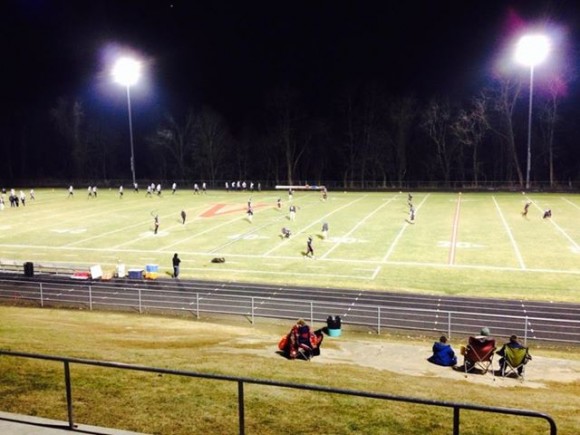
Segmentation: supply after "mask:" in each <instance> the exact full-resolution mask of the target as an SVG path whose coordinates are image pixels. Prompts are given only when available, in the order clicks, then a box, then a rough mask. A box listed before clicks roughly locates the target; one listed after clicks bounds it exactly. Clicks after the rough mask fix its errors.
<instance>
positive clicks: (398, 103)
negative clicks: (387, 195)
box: [387, 96, 417, 188]
mask: <svg viewBox="0 0 580 435" xmlns="http://www.w3.org/2000/svg"><path fill="white" fill-rule="evenodd" d="M387 116H388V125H389V127H388V136H387V137H388V141H389V143H390V144H391V148H392V162H393V166H394V171H395V179H396V181H397V183H398V186H399V188H401V187H403V183H404V180H405V175H406V173H407V150H408V148H409V144H410V141H411V136H412V132H413V121H414V120H415V118H416V117H417V101H416V100H415V98H414V97H410V96H408V97H403V98H396V99H391V100H390V101H389V102H388V107H387Z"/></svg>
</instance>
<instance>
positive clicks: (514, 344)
mask: <svg viewBox="0 0 580 435" xmlns="http://www.w3.org/2000/svg"><path fill="white" fill-rule="evenodd" d="M506 347H510V348H512V349H522V348H523V347H524V346H522V345H521V344H520V342H519V341H518V336H517V335H512V336H511V337H510V341H508V342H507V343H504V345H503V346H502V347H501V349H500V350H498V351H497V352H496V354H498V355H499V356H501V358H500V360H499V369H500V371H501V370H503V368H504V365H505V364H506V362H505V348H506ZM531 359H532V356H531V355H527V356H526V358H525V359H524V364H527V363H528V361H529V360H531ZM522 369H523V367H519V368H518V375H521V374H522Z"/></svg>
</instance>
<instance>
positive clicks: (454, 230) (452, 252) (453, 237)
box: [448, 195, 461, 265]
mask: <svg viewBox="0 0 580 435" xmlns="http://www.w3.org/2000/svg"><path fill="white" fill-rule="evenodd" d="M460 211H461V196H460V195H457V204H456V206H455V216H454V217H453V228H452V230H451V246H450V247H449V248H450V249H449V259H448V263H449V264H450V265H453V264H455V251H456V249H457V233H458V232H459V213H460Z"/></svg>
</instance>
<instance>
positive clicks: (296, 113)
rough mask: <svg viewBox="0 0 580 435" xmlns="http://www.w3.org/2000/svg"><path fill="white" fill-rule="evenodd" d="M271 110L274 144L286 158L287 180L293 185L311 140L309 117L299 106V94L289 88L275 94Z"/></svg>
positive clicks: (271, 101)
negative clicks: (308, 124)
mask: <svg viewBox="0 0 580 435" xmlns="http://www.w3.org/2000/svg"><path fill="white" fill-rule="evenodd" d="M270 109H271V110H272V118H273V119H272V130H271V137H272V138H273V144H274V145H275V148H277V149H278V150H279V151H280V152H281V153H282V155H283V156H284V163H285V169H286V180H287V182H288V184H290V185H292V184H294V180H295V177H296V170H297V168H298V164H299V162H300V159H301V158H302V156H303V155H304V152H305V150H306V147H307V146H308V143H309V140H310V138H311V134H310V132H309V131H308V126H307V123H306V122H305V121H306V119H307V117H306V116H305V114H304V109H302V108H301V107H300V106H299V103H298V93H297V92H296V91H294V90H292V89H290V88H289V87H287V86H286V87H284V88H282V89H279V90H277V91H276V92H274V93H273V95H272V97H271V99H270Z"/></svg>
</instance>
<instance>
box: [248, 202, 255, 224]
mask: <svg viewBox="0 0 580 435" xmlns="http://www.w3.org/2000/svg"><path fill="white" fill-rule="evenodd" d="M246 213H247V214H248V220H249V221H250V223H251V222H252V221H253V219H254V209H253V208H252V206H251V202H250V201H248V211H247V212H246Z"/></svg>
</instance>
